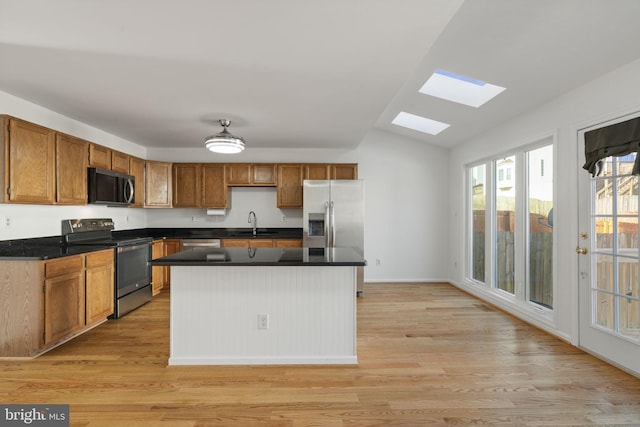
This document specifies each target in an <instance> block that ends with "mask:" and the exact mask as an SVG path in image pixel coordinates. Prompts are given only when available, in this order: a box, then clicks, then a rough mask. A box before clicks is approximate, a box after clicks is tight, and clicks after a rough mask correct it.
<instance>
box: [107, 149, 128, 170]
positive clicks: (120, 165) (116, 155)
mask: <svg viewBox="0 0 640 427" xmlns="http://www.w3.org/2000/svg"><path fill="white" fill-rule="evenodd" d="M111 170H112V171H114V172H121V173H126V174H128V173H129V155H128V154H124V153H121V152H119V151H114V150H111Z"/></svg>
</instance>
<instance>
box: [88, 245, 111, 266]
mask: <svg viewBox="0 0 640 427" xmlns="http://www.w3.org/2000/svg"><path fill="white" fill-rule="evenodd" d="M111 263H113V250H111V249H108V250H106V251H99V252H92V253H90V254H87V257H86V260H85V265H86V267H87V268H93V267H97V266H100V265H109V264H111Z"/></svg>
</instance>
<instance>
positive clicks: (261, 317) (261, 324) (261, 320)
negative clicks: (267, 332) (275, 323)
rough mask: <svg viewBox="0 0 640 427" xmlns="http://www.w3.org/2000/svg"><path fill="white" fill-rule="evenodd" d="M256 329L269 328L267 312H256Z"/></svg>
mask: <svg viewBox="0 0 640 427" xmlns="http://www.w3.org/2000/svg"><path fill="white" fill-rule="evenodd" d="M258 329H269V315H268V314H258Z"/></svg>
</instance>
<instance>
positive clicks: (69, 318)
mask: <svg viewBox="0 0 640 427" xmlns="http://www.w3.org/2000/svg"><path fill="white" fill-rule="evenodd" d="M44 286H45V288H44V345H48V344H51V343H53V342H55V341H58V340H59V339H62V338H64V337H66V336H68V335H71V334H73V333H74V332H76V331H78V330H80V329H82V328H83V327H84V312H85V293H84V274H83V271H82V270H80V271H78V272H75V273H70V274H65V275H62V276H56V277H53V278H50V279H49V278H47V279H45V282H44Z"/></svg>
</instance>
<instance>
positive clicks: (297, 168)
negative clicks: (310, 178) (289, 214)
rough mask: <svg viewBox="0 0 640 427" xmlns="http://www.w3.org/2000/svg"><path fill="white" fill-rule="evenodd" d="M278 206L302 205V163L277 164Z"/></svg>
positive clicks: (292, 206) (294, 206) (298, 206)
mask: <svg viewBox="0 0 640 427" xmlns="http://www.w3.org/2000/svg"><path fill="white" fill-rule="evenodd" d="M277 204H278V207H279V208H301V207H302V165H278V202H277Z"/></svg>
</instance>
